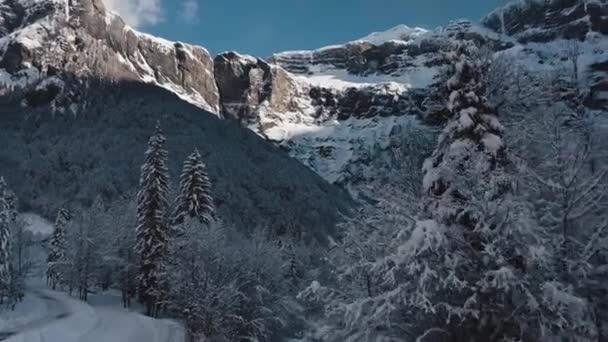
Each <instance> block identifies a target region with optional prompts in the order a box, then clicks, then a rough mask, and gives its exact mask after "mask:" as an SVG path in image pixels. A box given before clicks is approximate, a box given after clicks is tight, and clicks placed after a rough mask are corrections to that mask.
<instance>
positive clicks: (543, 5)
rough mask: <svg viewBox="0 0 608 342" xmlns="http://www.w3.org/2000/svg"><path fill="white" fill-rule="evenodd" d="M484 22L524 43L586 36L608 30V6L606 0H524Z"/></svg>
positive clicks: (502, 9) (498, 10)
mask: <svg viewBox="0 0 608 342" xmlns="http://www.w3.org/2000/svg"><path fill="white" fill-rule="evenodd" d="M483 24H484V25H486V26H487V27H489V28H491V29H493V30H494V31H496V32H500V33H502V34H506V35H509V36H514V37H516V38H517V40H518V41H519V42H521V43H529V42H537V43H547V42H551V41H554V40H556V39H560V38H564V39H577V40H585V39H586V38H587V37H588V36H589V35H590V34H593V33H599V34H608V7H607V6H606V1H605V0H550V1H533V0H527V1H525V0H520V1H513V2H511V3H510V4H509V5H507V6H505V7H502V8H499V9H497V10H496V11H494V12H492V13H491V14H489V15H488V16H486V17H485V18H484V20H483Z"/></svg>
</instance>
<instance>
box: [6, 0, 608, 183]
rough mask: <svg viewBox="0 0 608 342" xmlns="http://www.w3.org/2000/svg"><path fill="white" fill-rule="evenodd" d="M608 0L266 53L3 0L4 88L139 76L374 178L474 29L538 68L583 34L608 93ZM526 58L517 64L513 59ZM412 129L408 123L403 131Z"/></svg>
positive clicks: (342, 170) (38, 91)
mask: <svg viewBox="0 0 608 342" xmlns="http://www.w3.org/2000/svg"><path fill="white" fill-rule="evenodd" d="M606 33H608V5H607V4H606V1H604V0H599V1H598V0H584V1H583V0H560V1H557V0H554V1H535V0H521V1H514V2H512V3H510V4H508V5H507V6H505V7H503V8H499V9H497V10H495V11H494V12H492V13H490V14H489V15H488V16H487V17H485V18H484V19H483V20H482V21H481V24H476V23H472V22H469V21H464V20H462V21H455V22H452V23H449V24H448V25H446V26H445V27H440V28H437V29H433V30H426V29H421V28H410V27H408V26H405V25H401V26H397V27H394V28H392V29H389V30H388V31H385V32H376V33H372V34H370V35H368V36H366V37H363V38H361V39H357V40H354V41H351V42H347V43H343V44H339V45H332V46H327V47H323V48H320V49H317V50H313V51H289V52H283V53H277V54H275V55H273V56H271V57H269V58H265V59H264V58H257V57H252V56H245V55H241V54H238V53H236V52H226V53H222V54H220V55H218V56H216V57H215V58H212V57H211V56H210V55H209V53H208V52H207V51H206V50H205V49H204V48H202V47H197V46H192V45H189V44H185V43H178V42H168V41H166V40H163V39H159V38H155V37H152V36H149V35H146V34H143V33H139V32H137V31H136V30H134V29H132V28H130V27H128V26H127V25H125V24H124V22H123V21H122V19H121V18H120V17H118V16H117V15H115V14H112V13H110V12H108V11H106V10H105V9H104V6H103V4H102V2H101V0H82V1H80V2H78V5H76V2H72V1H69V0H4V1H3V2H2V3H1V5H0V34H1V35H2V37H1V38H0V55H1V56H2V57H1V58H0V86H1V87H2V88H0V91H2V92H7V90H9V89H23V91H24V94H25V97H24V98H25V102H26V104H27V105H30V106H36V105H51V106H54V107H55V108H56V109H57V110H60V111H63V110H67V109H72V110H73V111H77V110H78V107H79V106H83V105H86V104H83V103H81V101H79V97H80V96H81V94H82V92H83V91H84V90H83V89H86V87H79V86H73V84H74V82H72V81H70V82H67V80H68V79H72V78H74V79H75V80H78V81H81V80H83V79H87V78H99V77H100V78H109V79H130V80H139V81H143V82H148V83H153V84H156V85H158V86H160V87H163V88H166V89H168V90H170V91H172V92H174V93H176V94H178V95H179V96H180V97H181V98H182V99H184V100H186V101H189V102H191V103H193V104H195V105H197V106H199V107H201V108H203V109H205V110H207V111H209V112H212V113H214V114H217V115H219V116H220V117H223V118H229V119H234V120H238V121H239V122H240V123H241V124H242V125H244V126H246V127H249V128H250V129H251V130H253V131H254V132H256V133H257V134H259V135H260V136H262V137H264V138H266V139H269V140H271V141H273V142H275V143H276V144H278V145H280V146H281V147H283V148H284V149H285V150H287V151H288V152H289V153H290V154H291V155H292V156H293V157H295V158H297V159H299V160H300V161H301V162H303V163H304V164H305V165H307V166H309V167H311V168H312V169H313V170H315V171H316V172H317V173H318V174H319V175H321V176H322V177H323V178H325V179H326V180H327V181H329V182H332V183H339V184H348V183H350V182H353V181H356V180H361V179H365V178H366V177H372V176H373V175H369V174H368V173H366V172H364V171H363V170H364V169H366V168H367V166H368V164H369V163H370V160H369V159H370V158H371V157H370V151H372V150H374V151H377V150H380V151H382V150H386V149H389V148H390V147H391V146H393V147H395V146H397V145H398V144H399V139H397V136H398V134H396V133H398V132H402V130H403V127H406V126H408V127H411V126H412V125H419V126H420V125H422V126H420V127H421V128H420V129H425V128H424V122H430V121H433V117H432V116H431V117H429V116H428V115H427V114H428V113H429V111H432V108H429V101H428V99H429V98H432V96H433V94H434V92H435V91H436V86H435V83H436V82H437V77H438V75H441V73H442V71H443V68H444V66H445V65H446V63H447V61H446V59H445V57H444V53H443V52H444V50H445V49H446V48H447V47H448V46H449V45H450V44H451V43H453V42H454V41H455V40H461V39H474V40H476V41H478V42H479V43H480V44H483V45H486V46H487V47H488V48H489V49H490V50H492V51H495V52H497V53H501V54H506V55H509V56H512V57H513V60H514V63H516V64H519V65H520V66H521V67H522V68H525V69H526V70H530V71H532V72H544V71H546V70H551V69H555V68H556V67H560V66H566V63H567V62H566V61H565V59H564V44H565V43H564V39H570V38H576V39H578V40H579V41H580V42H581V43H580V49H581V50H580V51H581V57H580V58H579V61H580V64H581V67H580V73H581V76H583V77H585V78H587V79H589V80H590V82H592V83H593V87H592V89H593V94H592V95H591V97H590V99H589V101H588V102H587V103H588V105H589V106H593V107H594V108H603V106H605V105H606V103H607V102H606V100H607V99H608V96H606V95H605V94H604V91H606V90H608V75H607V74H606V73H608V67H606V65H608V62H607V61H608V56H606V52H605V51H606V49H605V47H606V46H605V45H606V36H605V35H606ZM514 67H515V65H514ZM399 134H401V133H399Z"/></svg>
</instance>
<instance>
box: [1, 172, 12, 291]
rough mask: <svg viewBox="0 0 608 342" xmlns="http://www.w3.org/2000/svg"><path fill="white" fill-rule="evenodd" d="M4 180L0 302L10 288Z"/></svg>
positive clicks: (6, 201)
mask: <svg viewBox="0 0 608 342" xmlns="http://www.w3.org/2000/svg"><path fill="white" fill-rule="evenodd" d="M7 192H8V191H7V189H6V183H5V181H4V178H0V302H1V301H2V298H3V297H4V296H7V295H8V290H9V288H10V279H11V274H10V252H11V246H10V242H11V231H10V219H11V218H10V205H9V199H8V198H7Z"/></svg>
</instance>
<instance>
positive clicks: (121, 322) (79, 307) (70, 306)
mask: <svg viewBox="0 0 608 342" xmlns="http://www.w3.org/2000/svg"><path fill="white" fill-rule="evenodd" d="M38 310H40V311H39V312H37V311H38ZM34 312H36V313H34ZM5 314H6V313H5ZM14 315H16V316H20V315H21V317H20V318H16V319H12V320H11V319H9V320H8V324H7V323H5V324H4V328H3V329H2V331H0V341H6V342H43V341H57V342H121V341H125V342H126V341H146V342H177V341H184V339H185V336H184V333H183V330H182V329H181V327H180V325H179V324H177V323H176V322H173V321H169V320H157V319H152V318H149V317H146V316H143V315H141V314H140V313H137V312H133V311H127V310H124V309H122V308H121V307H120V298H119V297H117V296H115V295H113V294H112V293H110V294H109V295H108V294H102V295H97V296H94V300H92V301H91V303H85V302H83V301H80V300H77V299H75V298H72V297H70V296H69V295H67V294H65V293H62V292H56V291H50V290H44V289H38V290H33V291H32V292H31V293H30V294H29V295H28V300H27V301H26V302H24V303H23V304H21V305H20V308H19V309H18V310H17V311H16V312H15V313H14ZM24 322H25V323H24ZM3 338H4V340H3Z"/></svg>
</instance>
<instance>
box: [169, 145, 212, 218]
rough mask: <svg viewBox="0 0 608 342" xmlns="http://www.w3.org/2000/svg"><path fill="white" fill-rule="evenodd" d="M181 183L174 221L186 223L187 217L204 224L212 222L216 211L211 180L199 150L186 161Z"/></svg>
mask: <svg viewBox="0 0 608 342" xmlns="http://www.w3.org/2000/svg"><path fill="white" fill-rule="evenodd" d="M179 185H180V192H179V195H178V197H177V207H176V209H175V213H174V215H173V223H174V224H181V223H184V221H185V220H186V219H187V218H190V219H197V220H198V221H199V222H200V223H203V224H209V223H211V221H213V217H214V213H215V205H214V204H213V194H212V192H211V182H210V181H209V176H208V175H207V168H206V166H205V163H204V162H203V160H202V158H201V155H200V153H199V152H198V150H195V151H194V152H193V153H192V154H191V155H190V156H189V157H188V158H187V159H186V160H185V161H184V166H183V169H182V174H181V176H180V182H179Z"/></svg>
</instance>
